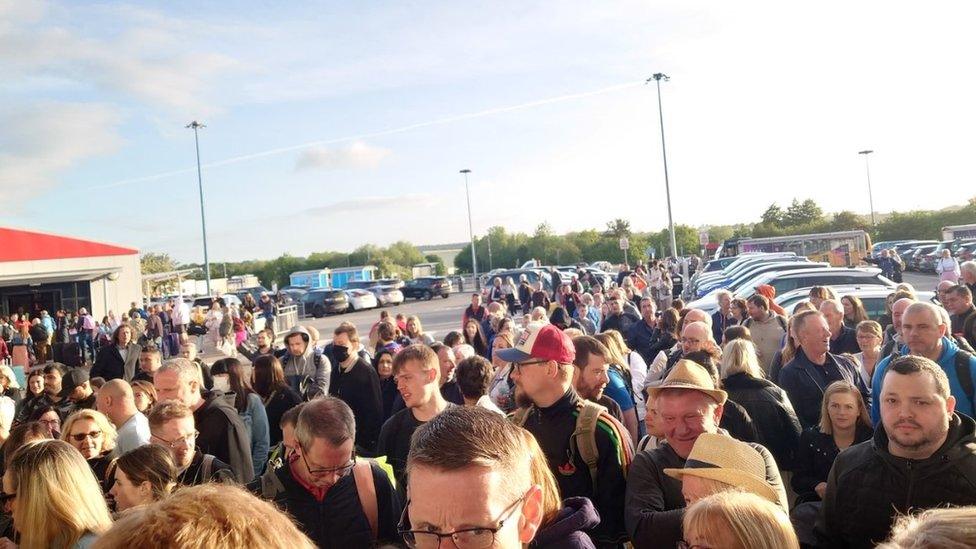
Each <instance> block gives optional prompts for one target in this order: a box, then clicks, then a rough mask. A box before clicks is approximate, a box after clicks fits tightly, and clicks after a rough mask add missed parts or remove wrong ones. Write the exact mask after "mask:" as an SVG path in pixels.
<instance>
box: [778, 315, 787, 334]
mask: <svg viewBox="0 0 976 549" xmlns="http://www.w3.org/2000/svg"><path fill="white" fill-rule="evenodd" d="M776 321H777V322H779V327H780V328H782V329H783V331H784V332H787V331H789V327H788V325H787V324H786V319H785V318H783V315H776Z"/></svg>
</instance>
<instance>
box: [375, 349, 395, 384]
mask: <svg viewBox="0 0 976 549" xmlns="http://www.w3.org/2000/svg"><path fill="white" fill-rule="evenodd" d="M376 373H378V374H379V376H380V379H389V378H390V376H392V375H393V355H391V354H390V353H384V354H383V355H381V356H380V359H379V361H378V362H377V363H376Z"/></svg>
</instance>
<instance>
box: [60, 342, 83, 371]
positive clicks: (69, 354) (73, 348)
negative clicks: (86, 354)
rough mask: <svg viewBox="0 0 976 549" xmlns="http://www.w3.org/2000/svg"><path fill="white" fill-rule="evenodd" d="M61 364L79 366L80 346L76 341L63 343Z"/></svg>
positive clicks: (71, 366)
mask: <svg viewBox="0 0 976 549" xmlns="http://www.w3.org/2000/svg"><path fill="white" fill-rule="evenodd" d="M61 358H62V359H63V360H62V361H61V363H62V364H64V365H65V366H68V367H69V368H76V367H78V366H81V346H80V345H78V344H77V343H74V342H72V343H65V344H64V346H63V347H62V357H61Z"/></svg>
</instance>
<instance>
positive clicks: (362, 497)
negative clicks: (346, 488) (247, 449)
mask: <svg viewBox="0 0 976 549" xmlns="http://www.w3.org/2000/svg"><path fill="white" fill-rule="evenodd" d="M372 463H373V460H372V459H368V458H356V464H355V465H353V468H352V475H353V479H354V480H355V481H356V493H357V494H358V495H359V504H360V505H361V506H362V508H363V513H364V514H365V515H366V520H367V521H368V522H369V529H370V531H371V532H372V534H373V540H376V539H377V537H378V536H379V504H378V503H377V498H376V482H375V480H374V479H373V469H372ZM276 471H277V469H272V468H270V467H269V468H268V470H267V471H266V472H265V473H264V474H263V475H261V496H262V497H263V498H264V499H266V500H268V501H274V502H276V501H277V499H278V496H280V495H281V494H283V493H284V492H285V485H284V484H282V483H281V479H279V478H278V475H277V474H275V473H276Z"/></svg>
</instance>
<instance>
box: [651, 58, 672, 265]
mask: <svg viewBox="0 0 976 549" xmlns="http://www.w3.org/2000/svg"><path fill="white" fill-rule="evenodd" d="M651 80H654V81H655V82H656V83H657V115H658V119H659V120H660V121H661V155H662V156H663V157H664V192H665V194H666V196H667V199H668V231H670V233H671V255H672V256H673V257H674V258H677V257H678V245H677V244H676V241H675V238H674V219H673V218H672V217H671V184H670V183H669V182H668V152H667V149H666V148H665V147H664V109H662V108H661V80H664V81H665V82H667V81H668V80H671V78H670V77H669V76H668V75H666V74H664V73H661V72H658V73H655V74H654V75H652V76H651V77H650V78H648V79H647V81H646V82H650V81H651Z"/></svg>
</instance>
